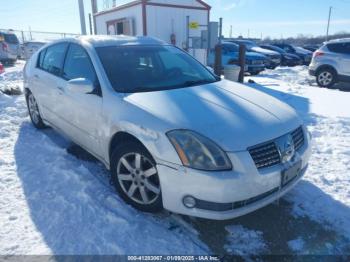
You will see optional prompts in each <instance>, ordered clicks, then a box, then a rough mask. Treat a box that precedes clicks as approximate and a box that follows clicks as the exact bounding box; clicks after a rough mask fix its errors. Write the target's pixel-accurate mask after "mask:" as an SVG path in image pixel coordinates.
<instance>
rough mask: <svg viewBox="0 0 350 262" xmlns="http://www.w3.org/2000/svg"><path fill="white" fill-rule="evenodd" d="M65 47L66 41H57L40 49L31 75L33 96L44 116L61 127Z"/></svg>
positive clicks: (62, 124) (62, 126) (62, 125)
mask: <svg viewBox="0 0 350 262" xmlns="http://www.w3.org/2000/svg"><path fill="white" fill-rule="evenodd" d="M67 47H68V43H58V44H54V45H51V46H49V47H47V48H46V49H44V50H43V51H41V52H40V54H39V59H38V62H37V63H38V64H37V67H36V69H35V71H34V75H33V83H34V84H33V85H34V86H35V89H36V92H35V94H34V96H35V97H37V98H38V100H39V105H40V107H42V111H43V116H44V118H45V119H46V120H47V121H49V122H50V123H51V124H53V125H55V126H56V127H58V128H61V129H64V128H65V127H64V122H63V121H62V117H61V116H60V113H59V110H60V108H61V107H62V105H61V96H62V81H64V80H63V79H62V77H61V75H62V70H63V62H64V58H65V54H66V51H67Z"/></svg>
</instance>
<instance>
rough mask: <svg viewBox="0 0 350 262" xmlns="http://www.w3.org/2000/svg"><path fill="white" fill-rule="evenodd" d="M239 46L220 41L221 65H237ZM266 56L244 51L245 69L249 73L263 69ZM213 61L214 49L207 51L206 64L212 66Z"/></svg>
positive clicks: (255, 72) (255, 73) (256, 72)
mask: <svg viewBox="0 0 350 262" xmlns="http://www.w3.org/2000/svg"><path fill="white" fill-rule="evenodd" d="M238 58H239V46H238V45H237V44H234V43H231V42H223V43H222V65H223V66H225V65H238ZM266 60H267V58H266V56H264V55H261V54H259V53H255V52H250V51H248V52H246V70H245V72H247V73H249V74H251V75H257V74H259V73H260V72H262V71H264V70H265V68H266V66H265V64H266ZM214 61H215V50H211V51H210V52H209V57H208V65H209V66H211V67H213V65H214Z"/></svg>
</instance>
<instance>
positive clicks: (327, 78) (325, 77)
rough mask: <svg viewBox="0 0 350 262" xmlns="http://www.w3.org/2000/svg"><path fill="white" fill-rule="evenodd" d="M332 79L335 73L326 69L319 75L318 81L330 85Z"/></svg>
mask: <svg viewBox="0 0 350 262" xmlns="http://www.w3.org/2000/svg"><path fill="white" fill-rule="evenodd" d="M332 81H333V74H332V73H330V72H328V71H324V72H322V73H320V74H319V76H318V82H319V83H320V84H321V85H323V86H328V85H329V84H330V83H332Z"/></svg>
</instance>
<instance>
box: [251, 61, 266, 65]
mask: <svg viewBox="0 0 350 262" xmlns="http://www.w3.org/2000/svg"><path fill="white" fill-rule="evenodd" d="M252 64H253V65H263V64H264V60H253V61H252Z"/></svg>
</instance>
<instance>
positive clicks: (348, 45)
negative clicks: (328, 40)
mask: <svg viewBox="0 0 350 262" xmlns="http://www.w3.org/2000/svg"><path fill="white" fill-rule="evenodd" d="M345 53H346V54H348V55H350V43H346V44H345Z"/></svg>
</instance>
